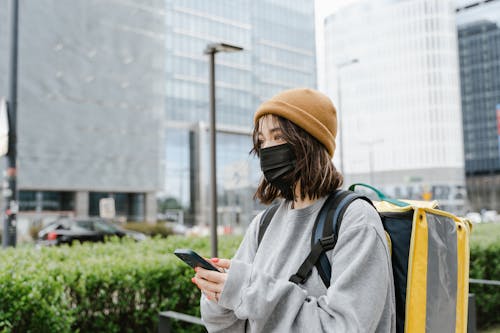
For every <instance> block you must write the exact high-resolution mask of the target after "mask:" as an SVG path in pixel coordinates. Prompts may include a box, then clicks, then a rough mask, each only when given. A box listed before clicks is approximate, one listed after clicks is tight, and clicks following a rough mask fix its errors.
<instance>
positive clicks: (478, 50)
mask: <svg viewBox="0 0 500 333" xmlns="http://www.w3.org/2000/svg"><path fill="white" fill-rule="evenodd" d="M499 23H500V1H469V2H467V3H464V4H462V6H459V7H458V8H457V25H458V37H459V52H460V82H461V94H462V112H463V129H464V148H465V171H466V182H467V192H468V194H469V199H470V202H471V209H473V210H475V211H480V210H482V209H487V210H488V209H493V210H497V211H498V210H500V145H499V138H500V130H499V129H500V26H499Z"/></svg>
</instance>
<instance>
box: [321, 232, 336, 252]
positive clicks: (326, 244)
mask: <svg viewBox="0 0 500 333" xmlns="http://www.w3.org/2000/svg"><path fill="white" fill-rule="evenodd" d="M318 242H319V244H320V245H321V247H322V248H323V250H324V251H328V250H331V249H333V248H334V247H335V243H336V242H337V240H336V239H335V235H330V236H328V237H323V238H320V239H319V241H318Z"/></svg>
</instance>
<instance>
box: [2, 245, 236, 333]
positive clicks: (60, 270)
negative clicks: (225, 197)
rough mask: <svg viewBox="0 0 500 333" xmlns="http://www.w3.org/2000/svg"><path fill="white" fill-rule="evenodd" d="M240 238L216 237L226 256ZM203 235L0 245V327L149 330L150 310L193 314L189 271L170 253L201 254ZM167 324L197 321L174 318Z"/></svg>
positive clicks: (153, 327)
mask: <svg viewBox="0 0 500 333" xmlns="http://www.w3.org/2000/svg"><path fill="white" fill-rule="evenodd" d="M240 240H241V238H238V237H230V238H228V237H223V238H221V242H220V252H221V256H225V257H230V256H232V255H233V253H234V251H235V250H236V247H237V244H238V243H239V241H240ZM208 243H209V242H208V239H206V238H203V239H195V238H181V237H169V238H168V239H149V240H146V241H144V242H139V243H135V242H133V241H131V240H129V241H125V242H120V241H118V240H117V239H114V240H111V241H110V242H108V243H104V244H102V243H98V244H94V243H86V244H83V245H80V244H74V245H73V246H72V247H68V246H62V247H57V248H41V249H36V248H29V249H28V248H17V249H6V250H4V251H1V252H0V263H1V264H0V265H1V266H0V267H1V269H0V299H1V302H0V332H42V333H43V332H74V331H79V332H156V331H157V325H158V313H159V312H160V311H166V310H173V311H179V312H183V313H188V314H192V315H196V316H199V291H198V290H197V288H196V287H195V286H194V285H193V284H192V283H191V277H192V276H193V271H192V269H191V268H190V267H188V266H187V265H186V264H184V263H183V262H182V261H180V260H179V259H178V258H177V257H175V256H174V255H173V254H172V253H173V251H174V249H175V248H177V247H183V248H185V247H191V248H193V249H195V250H196V251H199V253H201V254H203V255H209V252H210V251H209V246H208ZM176 325H177V327H176V328H175V331H176V332H177V331H183V330H184V331H186V332H188V331H189V332H193V331H196V330H197V329H199V331H203V328H202V327H194V326H192V325H190V326H186V325H184V327H183V325H182V324H179V323H176Z"/></svg>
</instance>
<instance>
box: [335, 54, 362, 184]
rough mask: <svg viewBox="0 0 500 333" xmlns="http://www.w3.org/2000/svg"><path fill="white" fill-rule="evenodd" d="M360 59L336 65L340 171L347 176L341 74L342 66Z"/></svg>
mask: <svg viewBox="0 0 500 333" xmlns="http://www.w3.org/2000/svg"><path fill="white" fill-rule="evenodd" d="M358 61H359V60H358V59H356V58H354V59H351V60H349V61H347V62H343V63H340V64H337V65H336V67H337V98H338V101H339V103H338V106H339V107H338V110H337V119H338V124H337V126H338V129H339V132H340V146H339V148H340V172H341V173H342V176H344V177H345V170H344V131H343V130H342V127H343V126H342V123H343V120H344V119H343V118H344V115H345V113H344V110H343V109H342V89H341V88H340V84H341V80H342V75H341V72H340V71H341V70H342V68H344V67H346V66H349V65H352V64H356V63H358ZM340 114H342V116H341V117H339V115H340Z"/></svg>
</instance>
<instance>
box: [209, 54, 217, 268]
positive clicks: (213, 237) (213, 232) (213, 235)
mask: <svg viewBox="0 0 500 333" xmlns="http://www.w3.org/2000/svg"><path fill="white" fill-rule="evenodd" d="M215 53H216V51H215V50H212V52H211V53H210V54H209V56H210V179H211V185H212V186H211V197H212V200H211V206H210V207H211V208H210V213H211V214H210V215H211V219H210V244H211V248H212V257H213V258H216V257H217V169H216V167H217V158H216V139H215V137H216V129H215Z"/></svg>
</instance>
